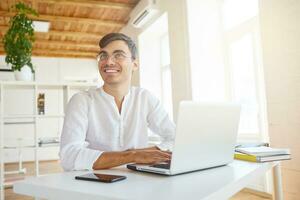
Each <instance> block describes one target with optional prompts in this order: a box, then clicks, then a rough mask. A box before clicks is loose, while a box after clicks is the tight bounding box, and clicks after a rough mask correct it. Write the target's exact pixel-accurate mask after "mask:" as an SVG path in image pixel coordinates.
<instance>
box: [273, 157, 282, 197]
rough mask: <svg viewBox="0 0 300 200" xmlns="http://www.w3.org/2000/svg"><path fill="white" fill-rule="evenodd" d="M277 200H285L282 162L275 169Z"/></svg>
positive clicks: (275, 193)
mask: <svg viewBox="0 0 300 200" xmlns="http://www.w3.org/2000/svg"><path fill="white" fill-rule="evenodd" d="M273 175H274V176H273V177H274V195H275V198H274V199H275V200H283V191H282V179H281V168H280V162H279V163H278V164H277V165H276V166H275V167H274V168H273Z"/></svg>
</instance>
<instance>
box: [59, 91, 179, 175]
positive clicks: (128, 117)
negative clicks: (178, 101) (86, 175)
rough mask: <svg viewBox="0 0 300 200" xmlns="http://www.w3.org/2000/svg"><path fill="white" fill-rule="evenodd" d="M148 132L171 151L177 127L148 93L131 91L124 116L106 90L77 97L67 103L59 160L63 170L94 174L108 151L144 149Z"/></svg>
mask: <svg viewBox="0 0 300 200" xmlns="http://www.w3.org/2000/svg"><path fill="white" fill-rule="evenodd" d="M148 128H150V130H152V131H153V132H154V133H157V134H158V135H160V136H161V138H162V143H161V144H159V145H158V147H159V148H161V149H168V148H170V147H171V145H172V144H173V141H174V134H175V124H174V123H173V122H172V121H170V119H169V117H168V114H167V112H166V111H165V110H164V109H163V107H162V105H161V104H160V102H159V100H158V99H156V98H155V97H154V96H153V95H151V94H150V92H148V91H147V90H145V89H141V88H136V87H132V88H131V89H130V91H129V93H128V94H127V95H126V96H125V97H124V101H123V104H122V109H121V114H120V113H119V110H118V107H117V105H116V103H115V100H114V97H113V96H111V95H109V94H107V93H106V92H105V91H104V90H103V87H101V88H97V89H90V90H89V91H86V92H80V93H77V94H75V95H74V96H73V97H72V98H71V100H70V101H69V103H68V106H67V109H66V114H65V119H64V125H63V130H62V135H61V145H60V153H59V155H60V160H61V165H62V167H63V168H64V170H67V171H68V170H83V169H88V170H91V169H92V167H93V163H94V162H95V161H96V160H97V158H98V157H99V156H100V155H101V154H102V153H103V152H105V151H124V150H127V149H132V148H145V147H147V146H148V145H147V143H148Z"/></svg>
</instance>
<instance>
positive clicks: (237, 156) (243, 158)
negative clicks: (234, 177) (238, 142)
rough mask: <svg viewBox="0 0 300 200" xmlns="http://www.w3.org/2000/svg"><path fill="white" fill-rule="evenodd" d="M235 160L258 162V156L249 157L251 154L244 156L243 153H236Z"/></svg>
mask: <svg viewBox="0 0 300 200" xmlns="http://www.w3.org/2000/svg"><path fill="white" fill-rule="evenodd" d="M234 159H237V160H246V161H251V162H257V158H256V156H253V155H249V154H243V153H237V152H236V153H234Z"/></svg>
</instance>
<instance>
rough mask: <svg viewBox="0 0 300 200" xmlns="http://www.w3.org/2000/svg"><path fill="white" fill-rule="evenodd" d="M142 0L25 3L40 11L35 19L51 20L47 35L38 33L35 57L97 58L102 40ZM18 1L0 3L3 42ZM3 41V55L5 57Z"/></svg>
mask: <svg viewBox="0 0 300 200" xmlns="http://www.w3.org/2000/svg"><path fill="white" fill-rule="evenodd" d="M138 1H139V0H23V1H22V2H24V3H26V4H27V5H29V6H31V7H32V8H34V9H35V10H37V11H38V13H39V16H38V17H33V16H31V17H30V18H31V19H33V20H40V21H49V22H50V30H49V32H47V33H41V32H35V38H36V41H35V42H34V47H33V51H32V54H33V55H34V56H46V57H81V58H95V56H96V54H97V52H98V51H99V46H98V43H99V40H100V39H101V37H102V36H103V35H104V34H106V33H109V32H119V31H120V30H121V28H122V27H124V26H125V25H126V23H127V22H128V20H129V14H130V12H131V10H132V9H133V8H134V6H135V5H136V4H137V3H138ZM17 2H19V1H18V0H0V40H2V38H3V36H4V34H5V33H6V31H7V29H8V24H9V18H10V17H11V16H14V14H15V12H14V10H12V9H11V6H12V5H14V4H15V3H17ZM4 54H5V52H4V48H3V44H2V42H1V43H0V55H4Z"/></svg>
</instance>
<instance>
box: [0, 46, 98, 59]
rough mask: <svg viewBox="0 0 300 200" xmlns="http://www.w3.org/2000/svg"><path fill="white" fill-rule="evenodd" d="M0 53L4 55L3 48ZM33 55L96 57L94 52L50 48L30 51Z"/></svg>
mask: <svg viewBox="0 0 300 200" xmlns="http://www.w3.org/2000/svg"><path fill="white" fill-rule="evenodd" d="M0 54H1V55H5V51H4V50H3V48H0ZM32 55H33V56H35V55H36V56H51V57H65V56H68V57H86V58H96V55H97V54H96V53H90V52H80V51H72V50H50V49H35V50H33V51H32Z"/></svg>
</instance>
